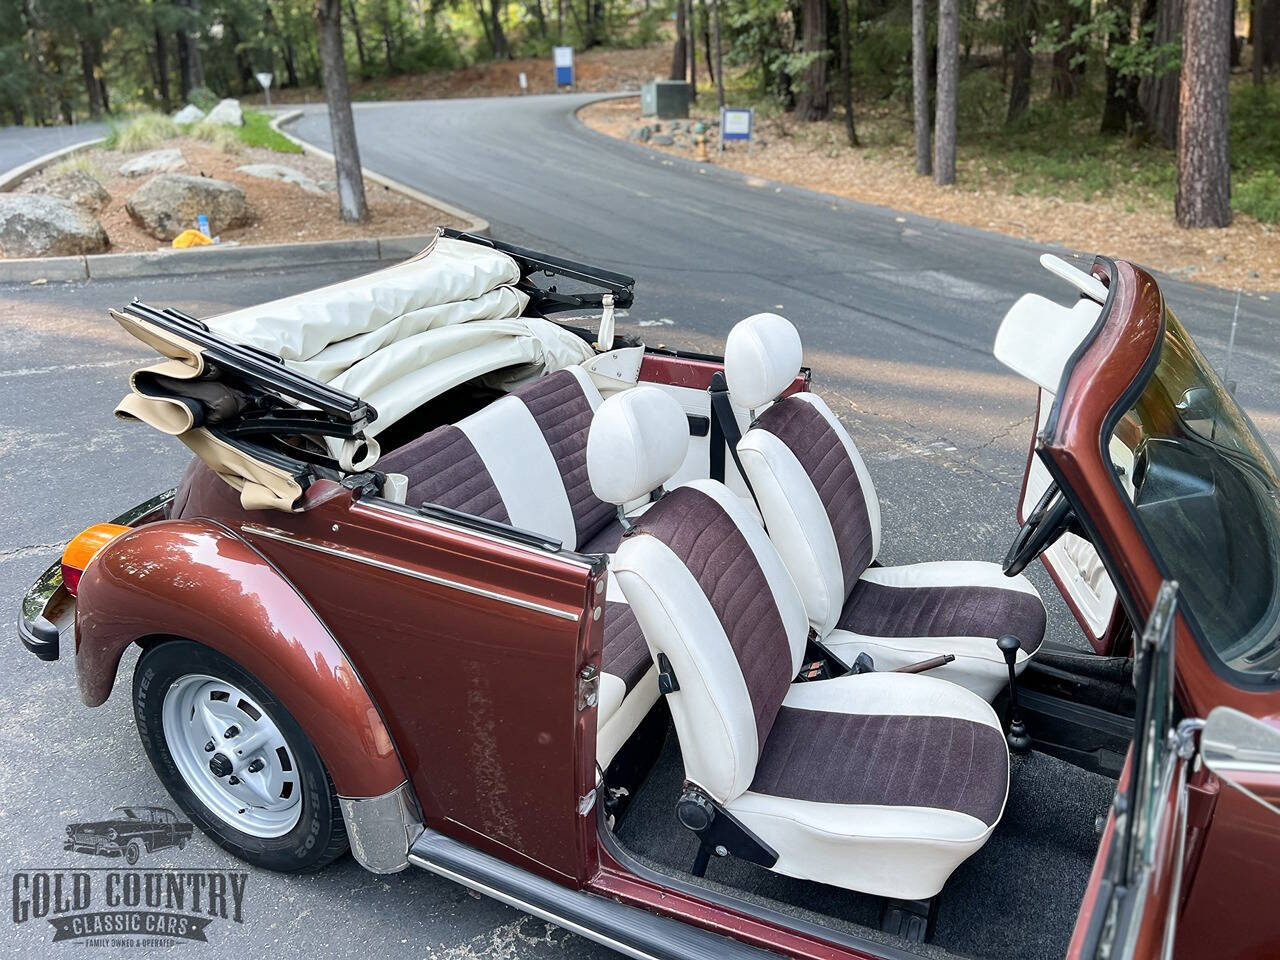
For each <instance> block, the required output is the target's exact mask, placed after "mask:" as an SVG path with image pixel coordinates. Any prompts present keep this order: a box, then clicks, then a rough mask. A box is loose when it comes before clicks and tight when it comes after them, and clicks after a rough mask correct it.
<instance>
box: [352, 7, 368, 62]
mask: <svg viewBox="0 0 1280 960" xmlns="http://www.w3.org/2000/svg"><path fill="white" fill-rule="evenodd" d="M347 13H348V14H350V15H351V32H352V33H354V34H355V37H356V62H357V63H359V64H360V76H362V77H363V76H364V74H365V68H366V67H367V66H368V62H367V61H366V59H365V55H364V31H363V30H361V29H360V16H359V14H357V13H356V0H347Z"/></svg>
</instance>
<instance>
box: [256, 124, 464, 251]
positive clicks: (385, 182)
mask: <svg viewBox="0 0 1280 960" xmlns="http://www.w3.org/2000/svg"><path fill="white" fill-rule="evenodd" d="M302 113H303V111H301V110H289V111H287V112H284V113H280V114H277V115H276V118H275V119H274V120H272V121H271V129H272V130H274V131H276V133H278V134H280V135H281V136H282V137H286V138H287V139H289V140H291V141H292V142H293V143H296V144H297V145H298V146H299V147H301V148H302V152H303V153H306V154H310V155H311V156H313V157H323V158H324V159H325V160H328V161H329V162H330V163H332V162H333V154H332V153H330V152H329V151H328V150H323V149H321V148H320V147H317V146H316V145H315V144H312V143H308V142H307V141H306V140H302V139H300V138H298V137H295V136H294V135H293V134H291V133H290V132H289V131H288V130H285V129H283V128H284V125H285V124H286V123H292V122H293V121H294V120H297V119H298V118H299V117H301V116H302ZM363 170H364V176H365V179H366V180H372V181H373V182H374V183H377V184H380V185H382V186H384V187H386V188H387V189H388V190H394V191H395V192H396V193H400V194H403V195H404V196H406V197H409V198H410V199H412V200H417V201H418V202H419V203H425V204H426V205H427V206H429V207H435V208H436V209H437V210H440V211H443V212H444V213H447V214H449V216H451V217H457V218H458V219H459V220H462V221H464V222H465V223H466V226H465V227H463V228H462V229H463V230H465V231H466V232H467V233H488V232H489V221H488V220H485V219H484V218H483V217H477V216H476V215H475V214H474V213H468V212H467V211H466V210H463V209H461V208H459V207H455V206H454V205H453V204H451V203H446V202H445V201H443V200H440V199H438V198H436V197H433V196H431V195H430V194H426V193H423V192H422V191H421V190H415V189H414V188H413V187H411V186H409V185H408V184H405V183H401V182H400V181H399V180H392V179H391V178H390V177H384V176H383V175H382V174H380V173H378V172H376V171H374V170H370V169H369V168H368V167H364V168H363Z"/></svg>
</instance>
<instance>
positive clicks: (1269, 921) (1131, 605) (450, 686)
mask: <svg viewBox="0 0 1280 960" xmlns="http://www.w3.org/2000/svg"><path fill="white" fill-rule="evenodd" d="M1095 272H1096V273H1097V275H1098V276H1099V277H1100V278H1101V279H1103V280H1104V281H1106V282H1109V283H1110V284H1111V286H1112V298H1113V301H1114V302H1112V303H1111V305H1110V307H1109V308H1108V309H1107V310H1106V311H1104V314H1103V316H1104V321H1103V322H1100V324H1099V327H1098V329H1096V330H1095V331H1094V334H1093V336H1092V339H1091V340H1088V341H1086V343H1085V344H1083V345H1082V348H1081V350H1080V351H1079V352H1078V355H1077V357H1076V358H1075V362H1074V364H1073V366H1071V367H1070V369H1069V374H1068V377H1067V379H1066V381H1065V390H1063V391H1061V396H1060V397H1059V403H1058V409H1057V411H1056V417H1055V418H1054V421H1053V423H1052V424H1051V430H1049V431H1047V432H1046V435H1045V436H1043V437H1042V438H1041V440H1040V443H1041V445H1042V451H1043V453H1044V454H1045V455H1046V456H1047V458H1048V459H1049V460H1050V461H1051V462H1052V464H1053V469H1054V471H1055V474H1056V477H1057V479H1059V480H1060V482H1061V483H1062V484H1063V485H1064V486H1065V487H1066V488H1068V489H1069V491H1070V492H1071V495H1072V496H1073V497H1074V498H1075V501H1076V503H1077V506H1078V509H1079V510H1080V511H1083V513H1084V514H1085V515H1086V516H1087V518H1088V522H1089V525H1090V532H1091V534H1092V536H1093V537H1094V539H1095V542H1096V544H1097V545H1098V547H1099V549H1100V552H1101V553H1102V554H1103V555H1104V556H1105V557H1106V558H1107V560H1108V572H1109V573H1110V574H1111V576H1112V578H1113V579H1114V580H1115V581H1116V584H1117V587H1118V588H1119V590H1120V593H1121V596H1122V598H1124V600H1125V606H1126V609H1125V613H1126V614H1127V618H1128V621H1129V622H1132V623H1141V622H1142V620H1143V619H1145V617H1146V616H1147V615H1148V614H1149V613H1150V608H1151V605H1152V603H1153V600H1154V598H1155V596H1156V593H1157V590H1158V588H1159V586H1160V584H1161V581H1162V579H1163V575H1162V572H1161V570H1160V569H1159V566H1158V564H1157V562H1156V560H1155V558H1154V557H1153V556H1152V554H1151V552H1150V550H1149V549H1148V548H1147V546H1146V544H1145V543H1144V541H1143V538H1142V536H1141V533H1140V532H1139V530H1138V528H1137V526H1136V525H1135V522H1134V518H1133V515H1132V512H1131V510H1130V508H1129V506H1128V505H1127V504H1126V502H1125V499H1124V496H1123V494H1122V492H1121V490H1120V489H1119V487H1118V485H1117V483H1116V481H1115V478H1114V476H1113V474H1112V469H1111V466H1110V463H1109V462H1108V461H1107V458H1106V457H1105V456H1104V455H1103V449H1102V447H1101V445H1100V443H1099V438H1100V437H1101V436H1103V435H1104V434H1105V433H1106V429H1107V426H1106V425H1107V421H1108V418H1109V417H1111V416H1112V415H1113V413H1114V411H1115V410H1116V409H1117V408H1118V407H1119V406H1121V405H1122V403H1123V402H1124V400H1123V398H1124V397H1125V396H1126V393H1127V392H1128V391H1129V390H1130V387H1131V385H1132V384H1133V383H1134V382H1135V380H1137V379H1138V378H1139V377H1140V376H1141V374H1142V372H1143V371H1144V369H1148V368H1149V366H1150V364H1151V358H1152V356H1153V352H1154V351H1155V350H1156V349H1157V347H1158V344H1159V342H1160V336H1161V331H1162V329H1163V327H1162V323H1163V316H1164V303H1163V299H1162V296H1161V294H1160V291H1159V289H1158V287H1157V285H1156V283H1155V281H1154V280H1153V279H1152V278H1151V277H1150V276H1149V275H1148V274H1146V273H1145V272H1144V271H1142V270H1141V269H1139V268H1137V267H1134V266H1132V265H1130V264H1128V263H1124V262H1121V263H1117V264H1115V265H1114V266H1113V267H1111V268H1108V267H1106V266H1105V265H1104V264H1101V263H1100V264H1099V265H1098V266H1097V267H1095ZM720 369H721V365H720V364H719V363H718V362H715V361H714V360H710V359H706V358H690V357H681V356H678V355H673V354H670V353H665V352H650V353H648V355H647V356H646V357H645V360H644V364H643V366H642V369H641V379H642V380H645V381H650V382H657V383H666V384H674V385H679V386H686V387H694V388H696V389H705V388H706V387H707V385H708V384H709V382H710V379H711V376H712V375H713V374H714V373H716V372H717V371H719V370H720ZM805 386H806V385H805V384H804V383H801V382H798V383H797V388H804V387H805ZM1034 442H1035V441H1034V440H1033V443H1034ZM171 511H172V514H173V515H174V516H175V517H177V519H167V520H160V521H156V522H149V523H145V524H143V525H142V526H140V527H139V528H138V529H136V530H134V531H133V532H131V533H129V534H127V535H125V536H122V537H120V538H118V539H117V540H116V541H114V542H113V543H111V544H110V545H109V546H108V547H107V548H106V549H104V550H103V551H102V553H101V555H100V556H99V557H98V558H97V559H96V560H95V561H94V562H93V563H92V565H91V566H90V567H89V569H88V570H87V571H86V572H85V574H84V577H83V579H82V581H81V584H80V587H79V595H78V602H77V607H76V625H75V631H76V632H75V636H76V653H77V673H78V678H79V684H80V690H81V695H82V698H83V699H84V702H85V703H86V704H88V705H89V706H96V705H98V704H101V703H102V702H104V701H105V700H106V699H107V697H108V696H109V694H110V693H111V689H112V686H113V683H114V680H115V675H116V672H117V668H118V664H119V662H120V658H121V655H122V653H123V652H124V650H125V649H126V648H127V647H128V646H129V645H130V644H134V643H139V644H143V645H146V644H149V643H154V642H158V641H159V640H161V639H162V638H166V637H183V638H187V639H193V640H197V641H198V642H200V643H203V644H207V645H208V646H210V647H213V648H215V649H217V650H219V651H221V652H222V653H224V654H225V655H226V656H228V657H230V658H231V659H233V660H235V661H236V662H237V663H239V664H241V665H242V666H243V667H244V668H245V669H247V670H249V671H250V672H251V673H253V674H254V675H255V676H256V677H258V678H259V679H260V680H261V681H262V682H263V683H264V684H265V685H266V686H267V687H269V688H270V689H271V690H273V691H275V692H276V693H277V694H278V696H279V698H280V700H281V702H282V703H284V704H285V705H286V707H287V708H288V710H289V711H290V712H291V713H292V714H293V716H294V717H295V718H296V719H297V720H298V722H299V723H300V724H301V725H302V727H303V728H304V729H305V730H306V731H307V733H308V734H309V735H310V737H311V738H312V739H313V741H314V742H315V744H316V747H317V749H318V751H319V753H320V756H321V757H322V759H323V761H324V763H325V764H326V765H327V767H328V769H329V770H330V772H331V773H332V776H333V780H334V783H335V785H336V787H337V790H338V793H339V794H340V795H341V796H343V797H349V798H376V797H380V796H383V795H386V794H388V793H390V792H392V791H395V790H397V789H398V788H399V787H400V786H401V785H402V784H404V783H406V782H407V784H408V789H409V791H410V793H411V796H412V798H413V801H414V803H415V804H416V806H417V808H418V813H419V814H420V817H421V823H422V825H423V826H424V827H425V828H426V830H427V831H430V832H433V833H434V834H437V835H441V836H443V837H447V838H451V839H452V840H454V841H457V842H459V843H460V844H463V845H465V846H466V848H468V849H471V850H474V851H478V852H480V853H482V854H487V855H489V856H490V857H492V858H496V860H497V861H500V862H501V863H502V864H505V865H508V866H509V867H511V868H515V869H517V870H521V871H527V872H528V873H529V874H531V875H534V876H537V877H541V878H544V879H547V880H551V881H553V882H554V883H555V884H557V885H560V886H562V887H564V888H566V889H569V890H578V891H584V892H586V893H587V894H591V895H595V896H596V898H597V900H598V901H599V903H600V904H602V905H603V904H616V903H619V902H620V903H622V904H627V905H632V906H635V907H640V908H642V909H643V910H645V911H648V912H650V913H652V914H657V915H662V916H666V917H671V918H675V919H678V920H679V921H681V922H682V923H684V924H687V925H690V926H691V927H695V928H703V929H705V930H707V931H711V932H713V933H716V934H722V935H725V936H727V937H728V938H732V941H739V942H741V943H745V944H748V945H753V946H756V947H762V948H766V949H768V950H772V951H777V952H781V953H784V954H786V955H788V956H794V957H805V958H813V960H818V958H824V960H830V958H848V960H853V958H870V957H875V956H878V955H879V954H878V952H877V949H876V947H875V945H874V944H871V943H869V942H867V943H863V944H858V943H855V942H852V941H850V940H849V939H848V938H847V937H846V938H843V939H842V938H840V937H836V936H834V935H833V934H831V933H830V932H828V931H824V930H823V929H821V928H806V927H803V926H802V925H798V924H796V923H794V922H786V921H785V918H781V917H780V916H774V917H770V916H768V915H766V914H762V913H760V912H756V911H752V910H750V909H748V908H747V907H746V906H745V904H742V903H741V902H738V903H736V904H735V903H734V902H732V901H728V900H724V899H720V898H716V897H714V896H711V895H710V894H708V893H707V892H706V891H702V890H697V889H694V888H690V887H688V886H685V885H681V884H679V883H675V882H667V881H666V880H664V879H662V878H660V877H658V876H657V875H656V874H654V873H653V872H652V871H648V870H644V869H642V868H640V867H639V866H638V864H637V863H636V862H635V861H633V860H632V859H631V858H630V857H629V856H627V855H626V854H625V852H624V851H622V850H621V849H620V848H618V847H617V845H616V843H615V842H614V841H612V840H611V839H610V838H609V836H608V832H607V831H606V830H603V829H601V827H600V824H599V821H598V818H597V812H596V806H595V802H594V799H595V798H594V794H593V791H594V789H595V785H596V777H595V770H594V754H595V735H596V723H595V718H594V712H593V710H592V709H590V708H589V707H588V708H586V709H584V708H582V707H581V705H580V701H579V684H580V681H581V680H582V679H583V678H584V677H585V676H590V675H591V674H592V672H593V671H598V670H599V667H600V657H601V648H602V636H603V630H602V625H601V621H600V607H601V605H602V603H603V594H604V581H605V576H606V570H605V565H604V562H603V558H602V557H598V556H583V555H579V554H575V553H573V552H571V551H567V550H564V549H552V548H550V547H548V546H546V545H537V544H535V543H530V542H526V541H521V540H519V539H512V538H507V537H503V536H500V535H495V534H493V533H490V532H486V531H485V530H483V529H479V528H476V527H471V526H468V525H467V524H465V523H461V522H453V521H451V520H449V519H447V518H441V517H438V516H431V515H426V514H424V513H422V512H420V511H416V510H413V509H410V508H406V507H403V506H398V505H396V504H392V503H389V502H387V501H385V500H381V499H380V498H378V497H375V496H369V495H367V493H366V492H365V491H363V490H361V489H360V488H359V487H358V486H353V485H347V484H341V483H337V482H333V481H329V480H324V481H318V482H316V483H315V484H313V485H312V486H311V487H310V488H309V489H308V490H307V491H306V494H305V499H304V501H303V503H302V504H301V509H299V510H297V511H295V512H293V513H281V512H270V513H267V512H264V511H259V512H256V513H252V512H246V511H245V510H243V509H242V508H241V506H240V503H239V500H238V498H237V496H236V495H235V493H234V492H233V491H232V490H231V489H230V488H229V487H228V486H226V485H225V484H223V483H222V482H221V481H219V480H217V479H216V478H215V477H213V475H212V474H211V473H209V472H208V471H202V470H193V471H190V472H189V473H188V476H187V478H186V480H184V484H183V486H182V487H181V488H179V490H178V492H177V495H176V498H175V500H174V502H173V505H172V507H171ZM142 571H145V576H144V575H142ZM1121 619H1123V618H1121ZM1177 631H1178V651H1179V652H1178V660H1177V681H1178V682H1177V694H1178V700H1179V707H1180V710H1181V712H1182V713H1183V714H1185V715H1186V716H1205V715H1206V714H1207V712H1208V711H1209V710H1210V709H1211V708H1212V707H1214V706H1217V705H1219V704H1230V705H1231V706H1234V707H1237V708H1238V709H1240V710H1242V711H1244V712H1246V713H1248V714H1250V715H1252V716H1255V717H1259V718H1264V719H1266V720H1267V722H1269V723H1271V724H1273V725H1280V690H1277V689H1275V688H1274V687H1272V688H1270V689H1258V690H1245V689H1243V688H1240V687H1237V686H1234V685H1232V684H1230V683H1228V682H1226V681H1225V680H1224V679H1223V678H1222V677H1221V676H1220V675H1219V674H1218V673H1217V672H1216V671H1215V669H1214V668H1213V666H1212V665H1211V664H1210V662H1209V660H1208V659H1207V657H1206V655H1205V653H1204V651H1202V650H1201V649H1200V648H1199V646H1198V643H1197V641H1196V639H1195V638H1194V637H1193V636H1192V635H1191V634H1190V631H1189V630H1188V628H1187V625H1186V623H1185V622H1183V621H1181V620H1179V622H1178V624H1177ZM1131 762H1132V758H1131ZM1247 785H1248V787H1249V788H1250V789H1251V790H1253V791H1254V792H1255V793H1257V794H1258V796H1259V797H1261V798H1262V799H1263V800H1265V801H1267V802H1269V803H1272V804H1278V803H1280V779H1276V778H1270V779H1268V778H1265V777H1261V778H1256V779H1254V780H1250V781H1249V782H1248V784H1247ZM1191 786H1192V797H1193V799H1192V801H1191V812H1190V815H1189V817H1188V828H1187V834H1188V836H1187V838H1186V839H1185V843H1184V838H1182V837H1179V836H1173V835H1170V836H1168V837H1167V838H1166V840H1165V843H1166V844H1167V845H1168V844H1172V845H1173V848H1171V849H1168V850H1166V856H1165V859H1164V863H1165V864H1167V866H1168V867H1169V868H1170V869H1179V870H1180V871H1181V895H1180V901H1181V905H1180V907H1179V908H1178V909H1180V912H1181V915H1182V916H1181V921H1180V924H1179V934H1178V938H1177V954H1176V955H1177V956H1179V957H1184V958H1194V957H1201V956H1206V955H1208V954H1209V953H1210V951H1212V953H1213V954H1214V955H1215V956H1218V957H1222V958H1227V957H1245V956H1266V955H1280V925H1278V924H1277V923H1276V921H1275V918H1274V915H1273V914H1272V912H1271V911H1270V910H1269V909H1268V905H1269V901H1270V900H1271V899H1273V897H1274V890H1275V889H1276V887H1277V882H1278V881H1280V830H1278V829H1277V822H1276V820H1275V818H1274V814H1273V813H1272V812H1271V811H1270V810H1268V809H1267V808H1266V807H1264V806H1263V805H1262V804H1259V803H1257V802H1256V800H1254V799H1251V798H1249V797H1246V796H1245V795H1243V794H1241V793H1240V792H1238V791H1236V790H1231V789H1220V788H1219V784H1218V782H1217V780H1216V778H1215V777H1214V776H1213V775H1212V774H1210V773H1209V772H1208V771H1207V770H1205V769H1199V770H1198V771H1195V772H1193V773H1192V774H1191ZM1170 802H1173V801H1172V800H1171V801H1170ZM1115 829H1116V823H1115V816H1114V814H1113V815H1112V817H1111V819H1110V820H1109V821H1108V824H1107V828H1106V830H1105V832H1104V837H1103V841H1102V845H1101V848H1100V850H1099V853H1098V857H1097V862H1096V866H1095V871H1094V877H1093V878H1092V879H1091V881H1090V886H1089V890H1088V892H1087V894H1086V897H1085V900H1084V903H1083V904H1082V907H1081V916H1080V921H1079V923H1078V926H1077V929H1076V936H1075V939H1074V940H1073V942H1072V945H1071V954H1070V955H1072V956H1086V955H1090V954H1088V952H1087V951H1088V949H1089V943H1090V936H1091V933H1090V929H1091V924H1090V917H1091V914H1092V912H1093V907H1094V905H1095V904H1096V902H1097V899H1098V897H1099V887H1100V884H1101V883H1102V877H1103V873H1104V870H1103V866H1104V864H1105V862H1106V860H1107V857H1108V855H1109V851H1110V849H1111V846H1112V844H1113V834H1114V831H1115ZM1178 851H1184V852H1183V853H1182V854H1181V858H1179V855H1178ZM454 878H455V879H463V881H464V882H468V881H467V879H466V878H465V877H460V876H458V875H456V874H455V875H454ZM1168 880H1169V878H1167V877H1157V880H1156V882H1155V883H1153V885H1152V890H1153V897H1152V902H1153V904H1154V906H1152V907H1151V908H1150V909H1149V910H1148V911H1147V913H1146V915H1145V920H1144V929H1143V938H1144V939H1143V941H1142V943H1144V944H1145V946H1142V947H1141V948H1140V950H1139V952H1138V953H1136V954H1135V955H1137V956H1143V957H1147V956H1151V957H1154V956H1157V955H1158V944H1159V941H1160V938H1161V937H1162V935H1163V927H1162V926H1161V925H1162V924H1163V917H1164V916H1165V913H1166V912H1167V911H1166V910H1164V909H1162V904H1161V903H1160V896H1162V895H1164V896H1166V897H1167V896H1168V895H1169V894H1168V891H1169V890H1171V889H1172V885H1171V883H1170V882H1168ZM473 883H474V885H476V886H478V887H480V888H482V889H485V887H484V886H483V885H482V884H480V882H479V881H478V880H473ZM1161 891H1165V893H1164V894H1161ZM489 892H493V891H492V890H491V889H490V890H489ZM530 896H531V897H532V895H530ZM532 903H533V900H532V899H530V900H529V901H528V902H527V903H525V904H524V905H525V907H526V909H534V912H539V911H540V913H541V915H543V916H548V917H553V918H555V919H557V920H558V922H562V923H563V922H566V920H565V918H564V916H562V915H559V914H556V912H555V911H554V910H552V909H551V908H550V907H546V906H541V907H537V905H536V904H535V905H534V906H530V904H532ZM602 909H603V907H602ZM1157 921H1159V923H1157ZM584 926H585V924H583V925H580V927H579V929H580V932H586V933H588V934H591V932H592V931H591V930H590V929H582V927H584ZM597 933H598V931H597ZM599 938H600V939H605V938H604V937H603V935H601V936H600V937H599ZM611 942H612V941H611ZM723 942H724V943H725V945H726V946H725V949H726V950H728V945H729V944H730V943H731V941H730V940H726V941H723ZM614 945H615V946H616V945H617V943H616V942H614ZM690 949H692V948H690Z"/></svg>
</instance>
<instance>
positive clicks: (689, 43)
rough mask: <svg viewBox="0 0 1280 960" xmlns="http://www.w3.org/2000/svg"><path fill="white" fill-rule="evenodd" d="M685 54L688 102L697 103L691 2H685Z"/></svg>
mask: <svg viewBox="0 0 1280 960" xmlns="http://www.w3.org/2000/svg"><path fill="white" fill-rule="evenodd" d="M685 6H686V7H687V9H686V10H685V12H684V17H685V44H684V49H685V53H686V55H687V56H688V58H689V102H690V103H697V102H698V17H697V13H696V8H695V7H694V5H693V0H685Z"/></svg>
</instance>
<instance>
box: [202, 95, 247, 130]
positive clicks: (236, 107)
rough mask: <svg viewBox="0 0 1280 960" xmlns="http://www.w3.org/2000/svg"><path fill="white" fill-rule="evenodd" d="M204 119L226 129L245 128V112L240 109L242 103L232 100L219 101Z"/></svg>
mask: <svg viewBox="0 0 1280 960" xmlns="http://www.w3.org/2000/svg"><path fill="white" fill-rule="evenodd" d="M204 119H205V121H206V122H207V123H217V124H221V125H222V126H224V127H243V126H244V112H243V111H242V110H241V109H240V101H239V100H233V99H230V98H228V99H226V100H222V101H219V103H218V105H217V106H216V107H214V108H213V109H212V110H210V111H209V115H208V116H207V117H205V118H204Z"/></svg>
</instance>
